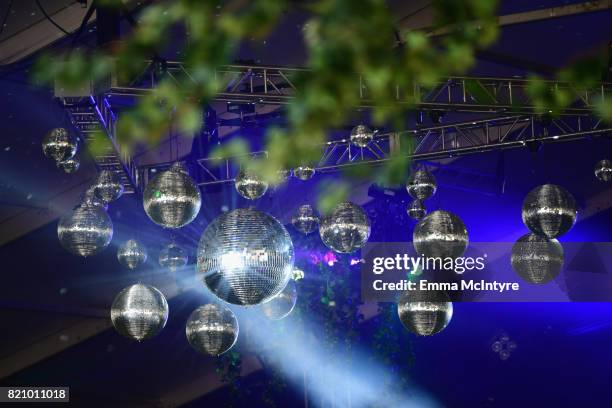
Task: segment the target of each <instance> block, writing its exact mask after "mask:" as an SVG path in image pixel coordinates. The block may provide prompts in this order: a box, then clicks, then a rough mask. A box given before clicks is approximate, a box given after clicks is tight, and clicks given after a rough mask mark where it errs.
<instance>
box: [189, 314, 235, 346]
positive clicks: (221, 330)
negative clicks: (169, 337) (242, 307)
mask: <svg viewBox="0 0 612 408" xmlns="http://www.w3.org/2000/svg"><path fill="white" fill-rule="evenodd" d="M238 331H239V329H238V320H236V316H235V315H234V312H232V311H231V310H230V309H229V308H227V307H225V306H222V305H218V304H212V303H210V304H207V305H204V306H200V307H198V308H197V309H196V310H194V311H193V313H191V316H189V319H188V320H187V326H186V328H185V332H186V334H187V341H189V344H190V345H191V347H193V349H194V350H195V351H197V352H199V353H202V354H207V355H210V356H219V355H221V354H223V353H225V352H226V351H228V350H229V349H231V348H232V347H233V346H234V344H236V340H237V339H238Z"/></svg>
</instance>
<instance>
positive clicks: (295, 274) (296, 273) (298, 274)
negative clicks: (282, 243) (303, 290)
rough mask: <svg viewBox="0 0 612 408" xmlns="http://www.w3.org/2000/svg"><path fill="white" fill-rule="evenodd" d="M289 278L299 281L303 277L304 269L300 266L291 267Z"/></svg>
mask: <svg viewBox="0 0 612 408" xmlns="http://www.w3.org/2000/svg"><path fill="white" fill-rule="evenodd" d="M291 279H293V280H294V281H299V280H302V279H304V271H303V270H301V269H300V268H293V273H292V274H291Z"/></svg>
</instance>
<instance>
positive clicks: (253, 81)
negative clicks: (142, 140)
mask: <svg viewBox="0 0 612 408" xmlns="http://www.w3.org/2000/svg"><path fill="white" fill-rule="evenodd" d="M303 71H305V69H303V68H289V67H272V66H269V67H262V66H254V65H228V66H223V67H220V68H219V69H218V70H217V72H216V73H215V75H216V79H217V80H219V81H221V83H223V84H224V86H223V87H222V90H221V91H220V92H219V93H218V94H217V96H216V97H215V100H218V101H225V102H234V103H254V104H266V105H284V104H287V103H289V102H290V101H291V100H292V99H293V97H294V96H295V94H296V93H298V92H299V89H297V87H296V85H295V84H294V83H293V81H292V80H291V78H294V77H295V76H296V74H298V73H300V72H303ZM166 75H167V76H168V77H169V78H171V79H173V80H176V81H178V80H179V78H183V79H187V80H189V79H192V78H193V77H192V76H191V75H190V74H189V71H188V69H187V67H185V66H184V65H183V64H182V63H180V62H172V61H171V62H168V65H167V71H166ZM351 77H352V79H353V80H354V83H355V93H356V94H358V95H359V98H360V103H359V107H362V108H367V107H371V106H372V100H371V99H370V95H369V90H368V85H367V83H366V81H365V79H364V78H363V77H362V76H361V75H358V74H354V75H351ZM143 78H147V79H146V80H143V81H141V82H139V83H137V85H132V86H121V85H118V84H117V81H116V80H112V81H111V83H113V84H115V85H113V86H112V87H111V88H110V89H109V90H108V92H107V93H109V94H111V95H119V96H133V97H137V96H142V95H145V94H147V93H148V92H150V91H151V89H152V88H154V87H155V86H156V84H157V81H158V79H156V77H155V75H143ZM531 83H532V80H530V79H523V78H486V77H459V76H457V77H449V78H446V79H443V80H441V81H438V82H437V83H436V84H435V85H434V86H433V87H431V88H427V89H426V88H424V87H422V86H420V85H418V84H415V85H414V86H412V87H410V88H409V89H405V88H401V87H399V86H398V87H396V89H395V90H394V91H393V92H394V98H395V100H396V102H397V103H399V104H406V105H409V106H411V107H414V108H415V109H419V110H440V111H456V112H480V113H495V114H510V113H512V114H521V113H524V114H529V113H533V112H534V110H535V105H534V104H533V102H532V101H531V100H530V97H529V94H528V92H527V89H528V87H529V86H530V84H531ZM545 84H546V86H547V87H549V88H550V89H567V88H572V85H571V84H568V83H565V82H561V81H553V80H551V81H546V82H545ZM610 95H612V83H607V82H604V83H601V84H599V85H598V86H597V87H595V88H592V89H588V90H584V91H582V92H581V96H580V98H579V100H578V101H576V103H575V104H572V105H571V106H569V107H568V108H566V109H565V110H564V111H563V112H562V115H574V114H579V113H588V112H591V111H592V110H593V105H594V102H595V101H600V100H606V99H607V98H610V97H611V96H610Z"/></svg>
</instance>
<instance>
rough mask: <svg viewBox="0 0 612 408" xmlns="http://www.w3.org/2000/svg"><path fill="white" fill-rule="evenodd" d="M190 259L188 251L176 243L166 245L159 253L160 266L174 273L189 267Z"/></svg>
mask: <svg viewBox="0 0 612 408" xmlns="http://www.w3.org/2000/svg"><path fill="white" fill-rule="evenodd" d="M188 261H189V257H188V256H187V251H185V250H184V249H183V248H182V247H180V246H178V245H177V244H175V243H174V242H171V243H169V244H168V245H166V246H165V247H164V248H163V249H162V250H161V251H160V253H159V264H160V265H161V267H162V268H168V269H170V270H171V271H172V272H174V271H176V270H177V269H179V268H182V267H183V266H185V265H187V262H188Z"/></svg>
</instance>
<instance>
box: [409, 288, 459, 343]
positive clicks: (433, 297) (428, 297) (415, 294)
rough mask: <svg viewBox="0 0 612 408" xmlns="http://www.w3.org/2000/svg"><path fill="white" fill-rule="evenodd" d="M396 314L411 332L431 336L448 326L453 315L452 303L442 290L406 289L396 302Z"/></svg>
mask: <svg viewBox="0 0 612 408" xmlns="http://www.w3.org/2000/svg"><path fill="white" fill-rule="evenodd" d="M397 314H398V315H399V318H400V321H401V322H402V324H403V325H404V327H405V328H406V329H408V330H409V331H411V332H412V333H414V334H416V335H418V336H431V335H434V334H436V333H439V332H440V331H442V330H443V329H444V328H445V327H446V326H448V323H449V322H450V320H451V318H452V317H453V304H452V302H450V298H449V296H448V295H447V294H446V293H445V292H442V291H433V290H407V291H404V292H403V293H402V294H401V295H400V298H399V300H398V302H397Z"/></svg>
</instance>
